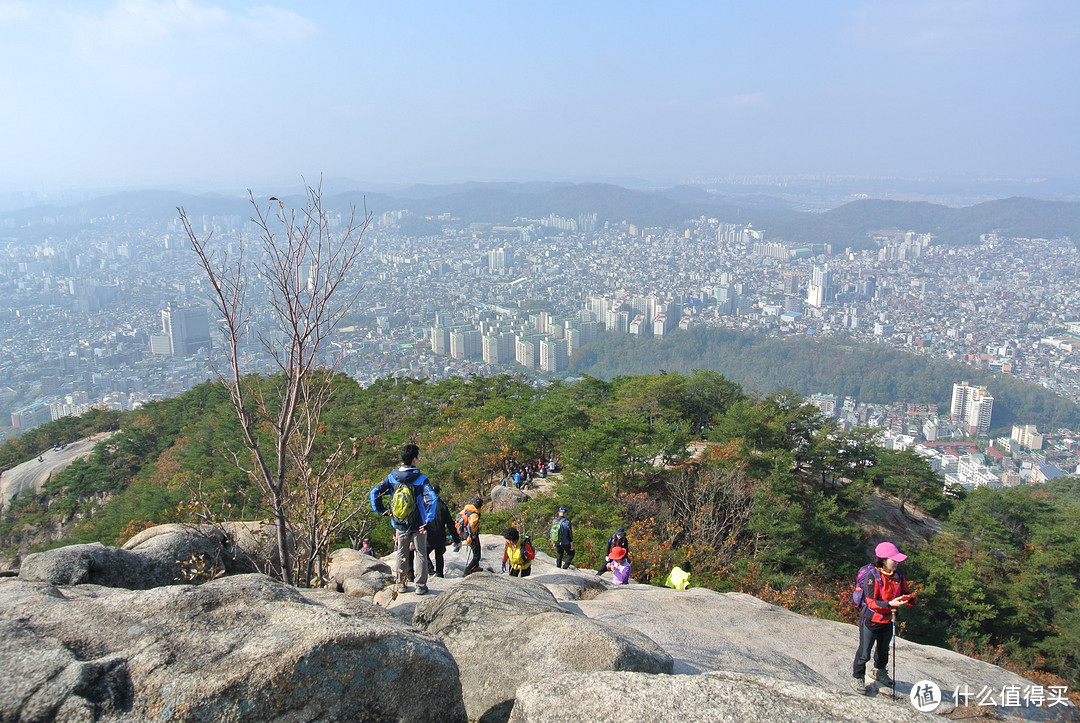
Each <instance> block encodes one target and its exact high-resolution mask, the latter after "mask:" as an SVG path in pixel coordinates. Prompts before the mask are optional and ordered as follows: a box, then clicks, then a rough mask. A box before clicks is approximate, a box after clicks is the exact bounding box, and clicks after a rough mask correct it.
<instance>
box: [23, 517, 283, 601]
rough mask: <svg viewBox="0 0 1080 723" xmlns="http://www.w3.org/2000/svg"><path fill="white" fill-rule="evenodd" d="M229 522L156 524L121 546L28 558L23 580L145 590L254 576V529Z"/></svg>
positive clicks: (259, 548)
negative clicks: (223, 577)
mask: <svg viewBox="0 0 1080 723" xmlns="http://www.w3.org/2000/svg"><path fill="white" fill-rule="evenodd" d="M249 524H253V525H258V524H259V523H232V524H231V525H230V527H229V528H226V527H224V526H217V525H204V526H199V525H159V526H157V527H152V528H150V529H147V530H144V531H143V532H141V533H139V534H138V535H136V536H135V537H133V538H132V539H131V540H129V541H128V543H127V544H126V545H124V547H123V548H117V547H106V546H105V545H102V544H101V543H99V542H95V543H92V544H89V545H69V546H68V547H58V548H56V549H54V550H48V551H46V552H39V553H34V554H31V555H27V556H26V559H25V560H23V563H22V566H21V567H20V568H19V578H20V579H22V580H28V581H36V582H47V583H50V584H52V585H85V584H91V585H104V586H105V587H122V588H127V589H129V590H149V589H150V588H155V587H161V586H162V585H173V584H176V583H179V582H185V581H189V580H196V581H205V580H206V579H210V578H213V577H217V576H219V575H220V574H237V573H246V572H254V571H256V570H258V569H260V568H261V566H262V565H267V564H269V561H268V560H267V559H266V553H265V549H264V546H265V543H263V542H260V541H259V539H258V537H261V535H259V533H258V531H257V529H256V531H253V530H252V529H251V528H250V527H249V526H248V525H249Z"/></svg>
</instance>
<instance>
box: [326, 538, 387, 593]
mask: <svg viewBox="0 0 1080 723" xmlns="http://www.w3.org/2000/svg"><path fill="white" fill-rule="evenodd" d="M329 577H330V580H331V581H332V582H333V583H334V585H336V587H337V589H338V590H340V591H342V592H344V593H345V594H346V595H351V596H353V597H373V596H374V595H375V593H377V592H379V591H380V590H382V589H383V588H385V587H387V586H388V585H390V584H391V583H393V581H394V573H393V570H391V569H390V565H388V564H387V563H385V562H383V561H382V560H380V559H379V558H377V557H372V556H371V555H367V554H365V553H363V552H360V551H359V550H353V549H352V548H348V547H344V548H342V549H340V550H334V551H333V552H332V553H330V566H329Z"/></svg>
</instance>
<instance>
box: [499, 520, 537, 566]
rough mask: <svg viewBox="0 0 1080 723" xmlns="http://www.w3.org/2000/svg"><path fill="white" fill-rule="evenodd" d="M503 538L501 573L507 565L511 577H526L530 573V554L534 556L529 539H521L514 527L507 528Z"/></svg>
mask: <svg viewBox="0 0 1080 723" xmlns="http://www.w3.org/2000/svg"><path fill="white" fill-rule="evenodd" d="M503 538H504V539H505V540H506V546H505V547H504V548H503V564H502V571H503V572H506V565H507V563H509V564H510V576H511V577H528V576H529V574H530V573H531V572H532V561H533V559H532V557H531V556H530V553H532V555H535V552H534V551H533V550H532V543H530V542H529V538H527V537H526V538H525V539H521V535H519V534H518V531H517V528H516V527H507V528H506V532H504V533H503Z"/></svg>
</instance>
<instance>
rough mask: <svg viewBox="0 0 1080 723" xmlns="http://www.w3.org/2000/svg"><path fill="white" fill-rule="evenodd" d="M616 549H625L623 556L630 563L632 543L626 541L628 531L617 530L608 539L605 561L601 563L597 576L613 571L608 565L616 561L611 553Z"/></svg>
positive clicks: (620, 528)
mask: <svg viewBox="0 0 1080 723" xmlns="http://www.w3.org/2000/svg"><path fill="white" fill-rule="evenodd" d="M616 547H621V548H622V549H623V556H624V557H626V558H627V560H626V561H627V562H629V561H630V559H629V553H630V541H629V540H627V539H626V530H625V529H623V528H622V527H619V528H616V530H615V534H613V535H612V536H611V537H609V538H608V541H607V551H606V552H604V559H603V560H602V561H601V562H600V567H598V568H597V570H596V574H597V575H603V574H604V573H605V572H607V571H608V570H609V569H611V568H609V567H608V563H609V562H611V560H612V559H614V558H612V557H611V551H612V550H613V549H615V548H616Z"/></svg>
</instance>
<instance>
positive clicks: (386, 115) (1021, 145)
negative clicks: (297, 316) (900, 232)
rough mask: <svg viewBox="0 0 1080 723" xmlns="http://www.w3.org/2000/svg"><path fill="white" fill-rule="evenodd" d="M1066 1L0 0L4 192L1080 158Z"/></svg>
mask: <svg viewBox="0 0 1080 723" xmlns="http://www.w3.org/2000/svg"><path fill="white" fill-rule="evenodd" d="M1078 27H1080V7H1078V6H1075V5H1074V4H1070V3H1064V2H1038V3H1020V2H1006V1H1001V2H980V3H974V2H956V3H933V2H914V3H905V4H903V5H895V4H888V3H882V2H855V1H853V0H847V1H839V0H837V1H834V2H827V3H815V4H813V5H812V6H804V5H803V4H796V3H787V2H774V3H768V4H766V5H758V6H754V7H753V8H741V7H719V6H712V5H708V4H701V5H693V6H688V7H680V8H678V9H677V11H672V9H671V8H666V7H655V8H644V7H627V6H625V5H616V4H614V3H593V4H588V5H585V6H581V5H577V4H570V3H548V4H544V5H543V6H542V7H540V6H537V7H522V6H510V5H505V4H496V3H486V4H480V5H475V4H474V5H470V6H469V7H468V8H465V9H462V8H459V7H449V6H446V7H438V6H416V5H392V6H377V5H354V4H346V3H336V2H335V3H322V4H319V5H318V6H314V7H309V6H308V5H305V4H301V3H297V2H277V3H275V4H273V5H260V4H255V3H230V4H220V5H219V4H214V3H212V2H195V1H193V0H160V1H159V0H123V1H122V2H101V1H96V2H89V3H73V2H59V3H48V4H36V3H29V2H19V1H17V0H16V1H3V2H0V61H2V62H3V66H4V67H6V68H9V69H16V68H17V69H18V72H8V73H6V74H3V75H0V94H2V95H3V97H4V98H5V99H6V101H7V104H8V107H9V108H13V109H17V112H12V113H8V114H5V115H4V117H3V118H2V119H0V138H3V139H4V141H5V142H4V148H5V151H4V156H5V157H4V166H5V171H6V173H5V177H4V179H3V182H2V184H0V192H44V191H53V190H55V189H58V188H72V187H82V188H119V187H142V186H186V187H198V188H201V189H223V188H224V189H229V190H235V189H236V188H244V187H251V186H256V187H257V186H261V185H263V184H272V183H280V182H291V183H293V184H295V183H296V179H298V178H299V177H300V176H302V175H303V176H306V177H309V178H313V177H316V176H319V175H324V176H325V177H327V178H329V179H351V180H355V181H357V182H372V183H406V182H434V183H439V182H454V181H463V180H569V181H582V180H612V181H628V180H638V181H642V182H645V181H649V182H653V183H656V184H658V185H674V184H676V183H680V182H686V181H693V180H695V179H699V180H700V179H709V178H717V177H726V176H728V175H732V174H734V175H755V174H774V175H837V176H870V177H907V178H931V177H933V178H937V177H942V176H949V177H956V176H971V177H977V178H984V179H985V178H1002V177H1006V178H1020V179H1031V178H1045V177H1062V176H1064V177H1072V176H1074V175H1075V171H1074V169H1075V168H1076V166H1077V160H1078V159H1077V151H1076V150H1075V149H1074V148H1073V145H1072V144H1068V143H1067V142H1066V139H1067V138H1068V137H1070V135H1069V134H1070V131H1071V129H1070V127H1069V125H1070V121H1071V119H1072V118H1073V117H1075V115H1076V112H1077V110H1078V108H1077V106H1078V96H1077V92H1076V91H1075V89H1072V88H1074V85H1073V84H1070V83H1068V82H1067V81H1066V79H1067V77H1068V75H1069V70H1070V69H1071V68H1072V67H1073V66H1075V65H1076V60H1077V51H1076V48H1075V46H1074V44H1073V43H1071V39H1072V38H1073V37H1075V35H1076V31H1077V29H1078Z"/></svg>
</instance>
